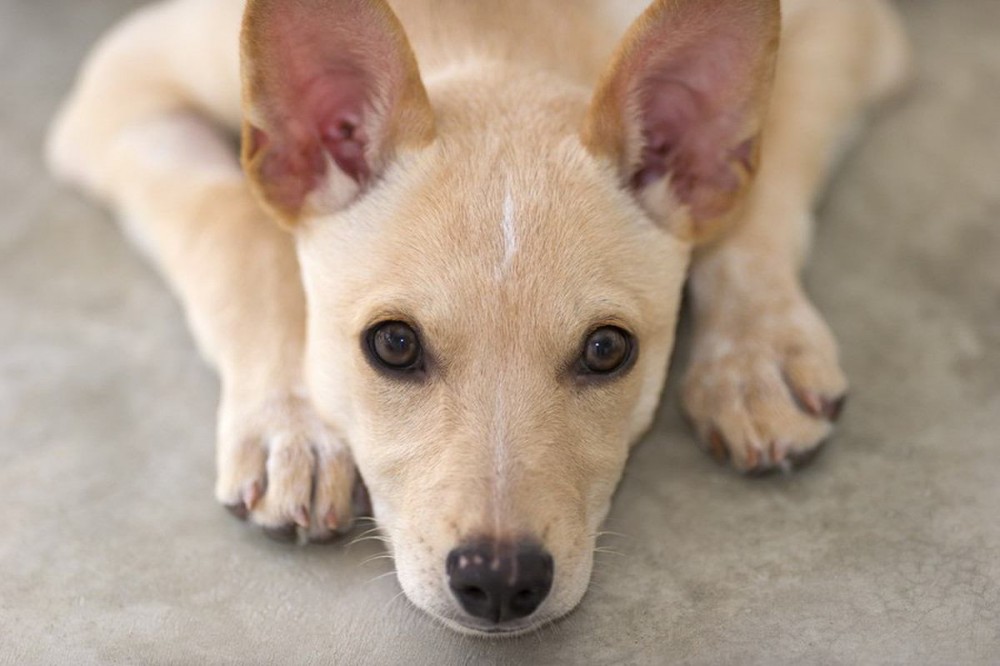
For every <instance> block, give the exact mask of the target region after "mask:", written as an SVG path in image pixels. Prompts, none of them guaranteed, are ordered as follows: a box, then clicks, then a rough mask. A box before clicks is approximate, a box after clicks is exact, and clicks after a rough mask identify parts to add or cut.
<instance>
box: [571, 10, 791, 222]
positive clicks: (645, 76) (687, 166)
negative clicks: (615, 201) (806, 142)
mask: <svg viewBox="0 0 1000 666" xmlns="http://www.w3.org/2000/svg"><path fill="white" fill-rule="evenodd" d="M780 26H781V18H780V8H779V0H657V1H656V2H654V3H653V4H652V5H651V6H650V7H649V8H648V9H647V10H646V12H645V13H643V14H642V16H640V17H639V18H638V19H637V20H636V21H635V23H633V25H632V26H631V28H629V30H628V32H627V33H626V35H625V37H624V38H623V40H622V42H621V44H620V46H619V48H618V51H617V52H616V54H615V56H614V57H613V59H612V62H611V65H610V67H609V68H608V70H607V71H606V73H605V75H604V76H603V78H602V79H601V81H600V82H599V83H598V86H597V90H596V92H595V95H594V98H593V100H592V102H591V106H590V110H589V113H588V116H587V120H586V124H585V127H584V131H583V141H584V145H585V146H586V147H587V148H588V149H589V150H590V151H591V153H592V154H594V155H597V156H599V157H602V158H605V159H609V160H611V161H612V163H613V164H614V165H615V167H616V168H617V169H618V171H619V174H620V176H621V179H622V183H623V185H624V186H625V187H628V188H630V189H632V190H633V191H634V192H635V194H636V196H637V198H638V199H639V201H640V202H641V204H642V205H643V206H644V208H645V209H646V210H647V211H648V212H649V214H650V215H651V216H652V217H653V218H654V219H656V220H658V221H660V222H661V223H663V224H668V225H670V227H671V230H672V231H673V232H674V233H677V234H678V235H679V236H681V237H684V238H687V239H689V240H693V241H703V240H707V239H708V238H710V237H712V236H713V235H714V234H715V233H716V232H717V231H718V230H719V229H720V228H722V227H724V226H725V224H726V222H728V221H729V219H730V218H731V217H732V216H733V213H734V212H735V211H736V210H737V209H738V204H739V203H740V202H741V200H742V199H743V196H744V194H745V193H746V191H747V189H748V187H749V185H750V183H751V181H752V179H753V176H754V174H755V172H756V170H757V167H758V164H759V152H760V144H761V141H760V134H761V130H762V127H763V124H764V119H765V114H766V112H767V106H768V101H769V98H770V90H771V82H772V79H773V74H774V63H775V59H776V56H777V50H778V39H779V33H780Z"/></svg>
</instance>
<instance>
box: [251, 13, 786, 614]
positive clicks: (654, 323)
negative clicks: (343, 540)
mask: <svg viewBox="0 0 1000 666" xmlns="http://www.w3.org/2000/svg"><path fill="white" fill-rule="evenodd" d="M777 34H778V8H777V0H697V1H696V0H671V1H666V0H663V1H660V2H656V3H654V4H653V5H652V6H651V7H650V8H649V9H648V10H647V11H646V13H645V14H643V15H642V16H641V17H640V18H639V19H638V20H637V21H636V23H635V24H634V25H633V26H632V28H631V29H630V30H629V32H628V34H627V35H626V36H625V38H624V40H623V42H622V45H621V46H620V48H619V50H618V52H617V54H616V55H615V56H614V58H613V59H612V63H611V65H610V67H609V68H608V71H607V73H606V74H605V75H604V76H603V77H602V78H601V79H600V81H599V83H598V84H597V88H596V92H594V91H593V90H587V89H583V88H581V87H579V86H578V84H574V83H570V82H566V81H562V80H560V79H558V78H556V77H554V76H552V75H550V74H544V73H524V72H520V73H518V72H512V71H510V70H508V69H506V68H504V67H503V66H502V65H489V64H488V63H478V64H471V65H469V66H468V67H462V66H457V67H455V68H454V69H452V70H449V71H447V72H439V73H436V74H435V78H433V79H431V80H429V81H428V85H427V87H425V85H424V82H423V81H422V80H421V78H420V75H419V72H418V69H417V63H416V60H415V57H414V55H413V53H412V52H411V50H410V47H409V45H408V42H407V38H406V36H405V34H404V32H403V29H402V27H401V25H400V24H399V22H398V20H397V19H396V18H395V16H394V15H393V14H392V12H391V10H390V9H389V8H388V7H387V6H386V5H385V4H384V3H383V2H382V1H381V0H327V1H325V2H324V1H314V0H281V1H277V0H272V1H271V2H263V1H259V2H250V4H249V9H248V12H247V17H246V21H245V24H244V35H243V49H244V50H243V66H244V95H245V107H246V123H245V126H244V137H243V158H244V165H245V167H246V169H247V172H248V174H249V176H250V178H251V181H252V183H253V184H254V186H255V188H256V189H257V191H258V194H259V195H260V197H261V199H262V201H263V202H264V203H265V205H266V206H268V207H269V208H270V210H271V211H272V212H273V213H274V214H275V215H276V216H277V217H278V218H280V219H281V220H283V221H284V222H285V223H286V224H287V225H288V226H290V227H292V228H293V229H294V233H295V234H296V237H297V242H298V247H299V256H300V261H301V266H302V274H303V281H304V284H305V287H306V291H307V294H308V302H309V326H308V354H307V361H306V367H307V374H308V380H309V386H310V390H311V394H312V398H313V400H314V401H315V403H316V406H317V407H318V409H319V410H320V411H321V413H323V414H324V416H325V417H326V418H328V419H329V420H330V421H331V422H332V423H334V424H335V425H336V426H338V427H339V428H341V429H342V431H343V433H344V435H345V436H346V437H347V439H348V441H349V442H350V445H351V448H352V450H353V452H354V456H355V459H356V461H357V463H358V466H359V469H360V470H361V472H362V475H363V476H364V478H365V481H366V483H367V485H368V488H369V491H370V493H371V497H372V502H373V507H374V509H375V514H376V516H377V518H378V520H379V523H380V524H381V526H382V528H383V529H384V531H385V532H386V534H387V536H388V537H389V539H390V541H391V545H392V550H393V553H394V556H395V561H396V567H397V571H398V575H399V580H400V582H401V584H402V586H403V589H404V590H405V591H406V593H407V595H408V596H409V597H410V599H411V600H413V602H415V603H416V604H417V605H418V606H420V607H422V608H424V609H426V610H428V611H430V612H431V613H432V614H434V615H435V616H437V617H439V618H442V619H444V620H445V621H446V622H448V623H449V624H451V625H452V626H455V627H459V628H464V629H468V630H472V631H479V632H514V631H519V630H524V629H526V628H529V627H532V626H535V625H537V624H538V623H541V622H544V621H547V620H550V619H553V618H556V617H558V616H560V615H563V614H564V613H566V612H568V611H569V610H570V609H571V608H573V606H575V605H576V603H577V602H578V601H579V600H580V598H581V597H582V595H583V593H584V591H585V589H586V587H587V583H588V581H589V578H590V572H591V566H592V552H593V548H594V544H595V536H596V533H597V530H598V527H599V525H600V523H601V521H602V520H603V518H604V516H605V514H606V513H607V510H608V506H609V502H610V499H611V495H612V493H613V491H614V488H615V486H616V484H617V482H618V479H619V478H620V476H621V474H622V470H623V467H624V464H625V459H626V455H627V452H628V449H629V445H630V443H631V442H632V441H634V440H635V438H636V437H638V436H639V434H641V433H642V432H643V430H644V429H645V428H647V427H648V425H649V423H650V421H651V419H652V416H653V412H654V409H655V406H656V403H657V401H658V396H659V393H660V390H661V387H662V384H663V380H664V375H665V371H666V366H667V362H668V359H669V355H670V351H671V348H672V346H673V336H674V327H675V322H676V317H677V312H678V307H679V301H680V298H681V289H682V285H683V282H684V277H685V273H686V269H687V265H688V260H689V254H690V251H691V246H692V243H693V242H694V241H695V240H697V239H698V238H704V237H706V236H710V235H711V234H712V233H713V231H714V230H715V229H717V228H718V227H720V226H722V225H723V224H724V222H725V221H726V219H727V218H729V217H731V216H732V215H733V213H734V211H735V210H736V209H737V207H738V204H739V202H740V200H741V198H742V196H743V194H744V192H745V190H746V188H747V184H748V183H749V181H750V179H751V178H752V175H753V172H754V171H755V169H756V166H757V162H758V155H757V153H758V145H759V134H760V131H761V125H762V121H763V115H764V110H765V102H766V99H767V93H768V86H769V82H770V77H771V71H772V68H773V60H774V56H775V51H776V48H777Z"/></svg>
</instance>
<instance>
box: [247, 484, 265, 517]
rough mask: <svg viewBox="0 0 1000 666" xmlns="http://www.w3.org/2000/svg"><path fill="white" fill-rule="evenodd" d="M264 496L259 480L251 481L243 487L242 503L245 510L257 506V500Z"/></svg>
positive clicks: (251, 509)
mask: <svg viewBox="0 0 1000 666" xmlns="http://www.w3.org/2000/svg"><path fill="white" fill-rule="evenodd" d="M263 496H264V490H263V488H262V487H261V483H260V481H251V482H250V483H248V484H247V485H246V486H244V487H243V505H244V506H245V507H246V510H247V511H248V512H249V511H253V508H254V507H255V506H257V502H259V501H260V498H261V497H263Z"/></svg>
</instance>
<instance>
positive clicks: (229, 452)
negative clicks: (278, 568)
mask: <svg viewBox="0 0 1000 666" xmlns="http://www.w3.org/2000/svg"><path fill="white" fill-rule="evenodd" d="M217 456H218V458H217V466H218V478H217V480H216V487H215V494H216V498H217V499H218V500H219V501H220V502H221V503H222V504H223V505H224V506H225V507H226V508H227V509H229V511H230V512H231V513H232V514H233V515H235V516H236V517H238V518H240V519H243V520H247V519H249V520H250V521H251V522H253V523H254V524H257V525H260V526H261V527H262V528H263V529H264V532H265V533H266V534H267V535H268V536H270V537H272V538H274V539H277V540H279V541H296V540H301V541H314V542H322V541H328V540H330V539H331V538H333V537H335V536H337V535H339V534H343V533H344V532H346V531H348V530H349V529H350V528H351V525H352V523H353V521H354V515H355V512H356V511H357V510H358V509H359V506H358V504H359V499H360V493H362V492H363V487H362V486H361V485H360V483H361V482H360V481H359V480H358V478H357V472H356V471H355V466H354V460H353V458H352V457H351V453H350V451H349V449H348V447H347V445H346V444H345V443H344V442H343V441H342V440H341V439H340V437H339V436H338V435H337V434H336V433H335V432H333V431H332V430H331V429H330V428H329V427H328V426H326V425H325V424H324V423H323V422H322V421H321V420H320V418H319V416H317V415H316V413H315V412H314V410H313V408H312V406H311V405H310V404H309V403H308V401H306V400H305V399H302V398H299V397H296V396H291V395H283V396H280V397H276V398H275V397H272V398H270V399H268V400H264V401H253V400H249V401H246V400H233V399H228V398H227V399H225V400H224V401H223V404H222V407H221V409H220V414H219V442H218V450H217ZM356 484H357V487H355V485H356Z"/></svg>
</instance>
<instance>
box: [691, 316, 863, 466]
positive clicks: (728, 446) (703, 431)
mask: <svg viewBox="0 0 1000 666" xmlns="http://www.w3.org/2000/svg"><path fill="white" fill-rule="evenodd" d="M711 323H712V325H711V326H705V327H704V328H703V329H702V330H701V331H700V332H699V333H698V334H697V335H696V337H695V341H694V349H693V355H692V360H691V365H690V367H689V369H688V372H687V375H686V376H685V379H684V387H683V403H684V408H685V411H686V412H687V415H688V416H689V418H690V419H691V422H692V423H693V425H694V427H695V429H696V430H697V432H698V436H699V438H700V439H701V441H702V442H703V444H704V445H705V446H706V448H707V449H708V451H709V452H710V453H711V454H712V455H713V456H714V457H715V458H716V459H717V460H719V461H720V462H724V461H726V460H729V461H731V463H732V465H733V466H734V467H735V468H736V469H737V470H740V471H742V472H746V473H761V472H766V471H769V470H771V469H775V468H779V469H784V470H786V471H787V470H790V469H792V468H793V467H797V466H799V465H801V464H804V463H805V462H808V461H809V460H810V459H811V458H812V456H813V455H814V454H815V453H816V451H817V450H818V448H819V446H820V445H821V444H822V443H823V442H824V441H825V440H826V438H827V437H828V436H829V435H830V433H831V431H832V428H833V423H834V422H835V421H836V420H837V418H838V417H839V416H840V412H841V409H842V408H843V406H844V400H845V397H846V394H847V380H846V378H845V377H844V373H843V372H842V371H841V369H840V365H839V363H838V360H837V345H836V342H835V341H834V338H833V335H832V333H831V332H830V330H829V328H828V327H827V325H826V323H825V322H824V321H823V320H822V318H821V317H820V316H819V314H818V313H817V312H816V311H815V309H814V308H813V307H812V305H811V304H810V303H809V302H808V301H807V300H806V299H805V298H804V297H801V296H797V297H795V298H791V299H789V300H787V301H785V302H784V303H782V304H780V305H777V304H773V303H772V305H770V306H764V307H761V306H759V304H757V305H756V306H754V307H752V308H751V307H750V306H747V305H745V304H744V305H741V306H735V307H733V308H732V310H731V311H730V312H727V313H723V314H722V315H721V316H718V317H715V318H714V320H713V321H712V322H711Z"/></svg>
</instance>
